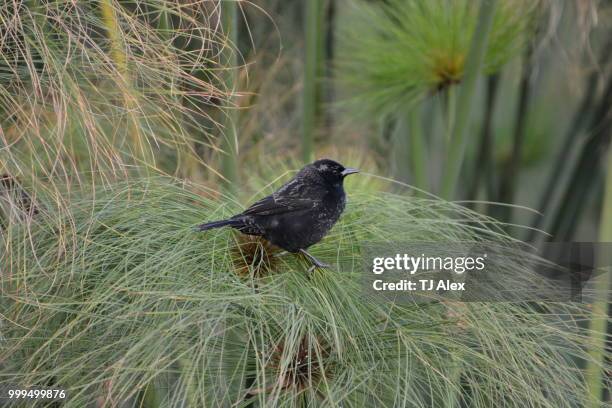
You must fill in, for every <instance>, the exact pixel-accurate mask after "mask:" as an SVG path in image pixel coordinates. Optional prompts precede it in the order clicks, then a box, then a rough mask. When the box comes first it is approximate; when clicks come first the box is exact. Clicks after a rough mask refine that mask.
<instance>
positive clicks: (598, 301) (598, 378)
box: [586, 149, 612, 408]
mask: <svg viewBox="0 0 612 408" xmlns="http://www.w3.org/2000/svg"><path fill="white" fill-rule="evenodd" d="M600 241H601V242H612V150H610V149H609V151H608V170H607V175H606V186H605V192H604V201H603V209H602V214H601V230H600ZM601 267H602V268H607V269H608V270H607V272H606V273H603V274H601V275H599V276H598V277H597V278H596V279H597V281H596V282H595V299H594V300H593V308H592V311H593V313H592V318H591V322H590V336H591V347H590V349H589V356H590V359H589V360H588V362H587V367H586V384H587V387H588V389H589V394H590V399H591V401H590V405H589V406H590V407H593V408H595V407H600V406H601V404H602V393H603V384H604V381H605V378H603V376H602V372H603V371H602V367H603V366H604V364H605V363H606V356H605V350H606V330H607V325H608V303H609V294H610V290H612V270H610V268H609V266H607V265H605V264H604V265H601Z"/></svg>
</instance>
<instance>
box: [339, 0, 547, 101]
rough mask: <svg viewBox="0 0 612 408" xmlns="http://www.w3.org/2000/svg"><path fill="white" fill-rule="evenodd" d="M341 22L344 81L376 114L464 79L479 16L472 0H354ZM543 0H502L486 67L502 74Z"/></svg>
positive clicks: (486, 69)
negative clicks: (535, 10) (502, 67)
mask: <svg viewBox="0 0 612 408" xmlns="http://www.w3.org/2000/svg"><path fill="white" fill-rule="evenodd" d="M348 3H349V4H348V5H350V6H351V7H350V9H351V13H349V15H348V16H347V17H346V20H345V21H343V22H342V29H341V32H340V39H341V44H342V47H341V48H340V50H341V51H342V55H340V56H339V61H338V65H339V68H340V70H341V78H342V79H341V80H342V81H344V82H345V83H346V85H347V86H348V87H349V89H352V92H353V93H354V98H355V100H356V101H355V102H356V103H358V104H359V105H360V106H362V107H366V108H369V109H371V110H374V111H376V112H381V111H382V112H388V111H389V110H394V109H396V108H397V107H398V106H406V105H409V104H410V103H412V102H414V101H415V100H417V99H419V98H421V97H423V96H425V95H426V94H428V93H434V92H437V91H439V90H442V89H446V88H448V87H450V86H452V85H454V84H457V83H459V82H461V80H462V79H463V76H464V71H465V66H466V61H467V55H468V51H469V48H470V44H471V40H472V36H473V34H474V30H475V28H476V23H477V20H478V7H476V5H475V4H474V2H473V1H470V0H451V1H447V0H431V1H415V0H389V1H380V2H368V1H363V0H351V1H349V2H348ZM537 3H538V2H531V1H523V0H512V1H504V2H500V4H498V7H497V10H496V12H495V16H494V20H493V26H492V29H491V33H490V34H489V39H488V47H487V49H486V53H485V58H484V65H483V70H484V72H485V73H487V74H489V73H493V72H496V71H497V70H498V69H500V68H501V66H502V65H503V64H504V63H505V62H507V61H508V60H509V59H510V58H512V57H513V56H515V55H516V54H517V52H519V51H520V50H521V48H522V45H523V44H524V43H525V42H526V38H527V37H526V35H527V33H528V31H527V30H528V29H529V28H530V26H531V25H532V21H533V13H534V9H535V6H536V5H537Z"/></svg>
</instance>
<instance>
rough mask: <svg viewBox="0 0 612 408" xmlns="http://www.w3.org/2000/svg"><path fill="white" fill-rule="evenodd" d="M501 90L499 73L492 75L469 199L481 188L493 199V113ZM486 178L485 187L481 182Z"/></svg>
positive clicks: (474, 197)
mask: <svg viewBox="0 0 612 408" xmlns="http://www.w3.org/2000/svg"><path fill="white" fill-rule="evenodd" d="M498 90H499V74H495V75H491V76H490V77H489V78H488V80H487V96H486V98H485V101H484V102H485V106H484V110H485V114H484V122H483V125H482V130H481V134H480V143H479V149H478V157H477V159H476V163H475V166H474V173H473V175H472V180H471V181H472V186H471V188H470V192H469V194H468V199H469V200H476V199H477V198H478V196H479V193H480V191H481V190H483V189H484V191H486V195H485V196H486V197H487V199H488V200H490V199H492V198H493V196H494V192H495V183H494V166H493V157H492V156H493V143H494V138H493V115H494V113H495V102H496V101H497V92H498ZM481 180H484V183H483V184H484V188H483V185H482V184H481ZM481 210H482V212H486V207H482V208H481Z"/></svg>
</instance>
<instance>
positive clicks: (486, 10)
mask: <svg viewBox="0 0 612 408" xmlns="http://www.w3.org/2000/svg"><path fill="white" fill-rule="evenodd" d="M496 3H497V0H482V2H481V4H480V10H479V14H478V23H477V25H476V30H475V31H474V35H473V38H472V45H471V47H470V52H469V54H468V59H467V62H466V67H465V74H464V76H463V83H462V85H461V89H460V90H459V97H458V100H457V115H456V117H455V123H454V125H453V135H452V136H453V137H452V139H451V140H450V142H449V147H450V148H449V149H448V157H447V162H446V168H445V172H444V178H443V180H442V197H444V198H446V199H451V198H453V195H454V193H455V188H456V184H457V179H458V177H459V172H460V171H461V164H462V163H463V156H464V155H465V149H466V143H467V137H466V136H467V126H468V122H469V118H470V113H471V110H472V99H473V96H474V93H475V91H476V79H477V77H478V74H479V73H480V70H481V68H482V65H483V60H484V56H485V52H486V49H487V43H488V38H489V32H490V31H491V26H492V25H493V15H494V14H495V5H496Z"/></svg>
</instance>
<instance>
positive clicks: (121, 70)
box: [100, 0, 155, 172]
mask: <svg viewBox="0 0 612 408" xmlns="http://www.w3.org/2000/svg"><path fill="white" fill-rule="evenodd" d="M100 13H101V15H102V22H103V25H104V27H105V28H106V34H107V36H108V40H109V42H110V59H111V60H112V63H113V64H114V66H115V69H116V72H117V74H118V76H119V78H118V81H117V82H118V84H119V87H120V89H121V90H122V92H123V104H124V106H125V110H126V112H127V115H128V117H127V121H128V126H127V132H128V140H130V143H131V146H130V147H131V149H132V152H133V154H134V157H133V158H134V159H135V160H136V161H137V162H139V164H141V165H143V167H142V169H144V171H145V172H148V170H149V168H150V167H153V168H154V167H155V158H154V156H153V153H152V152H151V148H150V146H149V145H148V143H147V140H146V136H145V135H144V134H143V133H142V131H141V129H140V123H139V122H138V119H137V116H136V115H135V114H134V113H133V111H134V110H135V109H137V106H136V104H135V102H134V100H135V98H134V95H132V91H133V90H132V84H131V80H130V77H129V70H128V62H127V61H128V56H127V52H126V50H125V47H124V44H123V38H122V36H121V26H120V24H119V18H118V16H117V11H116V9H115V4H114V1H113V0H101V1H100Z"/></svg>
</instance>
